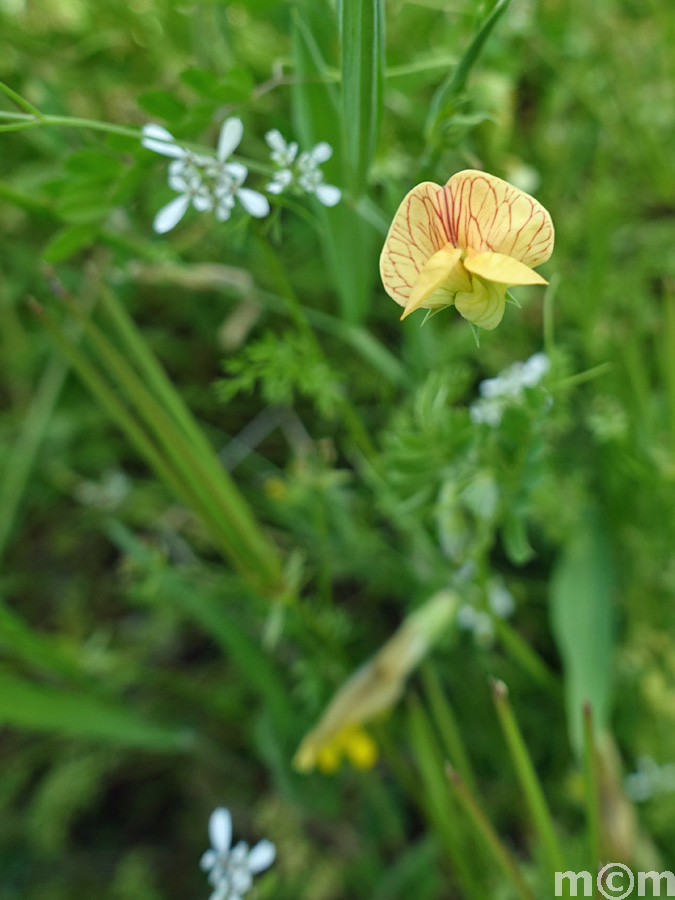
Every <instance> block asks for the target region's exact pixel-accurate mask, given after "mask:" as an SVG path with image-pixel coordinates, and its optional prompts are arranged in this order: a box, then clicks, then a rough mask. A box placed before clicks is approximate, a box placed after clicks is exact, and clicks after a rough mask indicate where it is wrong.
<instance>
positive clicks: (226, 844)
mask: <svg viewBox="0 0 675 900" xmlns="http://www.w3.org/2000/svg"><path fill="white" fill-rule="evenodd" d="M209 837H210V839H211V844H212V846H213V848H214V850H217V851H218V853H227V851H228V850H229V849H230V844H231V843H232V816H231V815H230V811H229V809H225V807H224V806H219V807H218V808H217V809H215V810H214V811H213V812H212V813H211V818H210V819H209Z"/></svg>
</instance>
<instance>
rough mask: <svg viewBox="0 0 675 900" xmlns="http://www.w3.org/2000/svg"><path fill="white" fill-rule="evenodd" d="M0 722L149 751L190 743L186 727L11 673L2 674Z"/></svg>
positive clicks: (165, 750) (181, 746)
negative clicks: (168, 724) (153, 720)
mask: <svg viewBox="0 0 675 900" xmlns="http://www.w3.org/2000/svg"><path fill="white" fill-rule="evenodd" d="M0 724H1V725H9V726H11V727H13V728H20V729H25V730H27V731H38V732H48V733H51V734H57V735H63V736H67V737H77V738H85V739H88V740H95V741H102V742H104V743H106V744H113V745H116V746H124V747H137V748H142V749H144V750H154V751H164V752H176V751H179V750H182V749H185V747H186V746H187V744H188V743H189V736H188V735H187V734H186V733H185V732H183V731H179V730H177V729H173V728H167V727H164V726H162V725H154V724H152V723H150V722H148V721H147V720H146V719H145V718H144V717H141V716H140V715H136V714H135V713H133V712H130V711H129V709H128V708H127V707H125V706H117V705H115V704H113V703H111V702H109V701H105V700H101V699H99V698H98V697H92V696H87V695H86V694H83V693H82V692H80V693H77V694H74V693H69V692H66V691H59V690H56V689H55V688H51V687H45V686H43V685H38V684H33V683H31V682H29V681H23V680H21V679H19V678H16V677H15V676H13V675H8V674H5V673H3V674H0Z"/></svg>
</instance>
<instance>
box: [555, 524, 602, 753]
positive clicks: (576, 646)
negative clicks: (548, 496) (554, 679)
mask: <svg viewBox="0 0 675 900" xmlns="http://www.w3.org/2000/svg"><path fill="white" fill-rule="evenodd" d="M614 590H615V574H614V568H613V565H612V559H611V555H610V547H609V540H608V538H607V534H606V532H605V529H604V527H603V524H602V522H601V521H600V518H599V516H598V515H597V513H596V512H595V511H592V510H589V511H588V512H587V513H586V514H585V516H584V517H583V519H582V520H581V522H580V523H579V526H578V529H577V531H576V533H575V534H574V536H573V537H572V539H571V540H570V541H569V543H568V544H567V546H566V547H565V548H564V550H563V552H562V556H561V557H560V559H559V560H558V563H557V565H556V567H555V569H554V572H553V576H552V579H551V588H550V603H551V626H552V629H553V636H554V638H555V641H556V644H557V647H558V652H559V653H560V656H561V658H562V661H563V667H564V671H565V699H566V705H567V717H568V728H569V731H570V739H571V741H572V745H573V747H574V749H575V750H576V752H577V753H578V754H579V755H580V756H581V755H582V753H583V744H584V733H583V706H584V703H585V702H586V701H588V702H589V703H590V704H591V707H592V710H593V719H594V722H595V725H596V728H597V729H598V731H599V732H600V733H602V731H603V730H604V729H606V728H607V726H608V720H609V712H610V696H611V679H612V652H613V648H614Z"/></svg>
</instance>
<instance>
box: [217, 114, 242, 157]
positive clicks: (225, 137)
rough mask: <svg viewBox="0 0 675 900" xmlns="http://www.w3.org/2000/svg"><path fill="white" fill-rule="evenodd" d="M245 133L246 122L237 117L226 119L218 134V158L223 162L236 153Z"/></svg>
mask: <svg viewBox="0 0 675 900" xmlns="http://www.w3.org/2000/svg"><path fill="white" fill-rule="evenodd" d="M243 135H244V123H243V122H242V121H241V119H237V118H236V117H233V118H230V119H225V121H224V122H223V127H222V128H221V129H220V135H219V136H218V159H219V160H220V161H221V162H223V161H224V160H226V159H227V157H228V156H229V155H230V154H231V153H234V151H235V150H236V149H237V147H238V146H239V144H240V143H241V139H242V137H243Z"/></svg>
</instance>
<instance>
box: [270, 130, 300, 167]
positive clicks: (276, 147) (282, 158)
mask: <svg viewBox="0 0 675 900" xmlns="http://www.w3.org/2000/svg"><path fill="white" fill-rule="evenodd" d="M265 140H266V141H267V143H268V145H269V146H270V148H271V150H272V152H271V154H270V159H271V160H272V162H274V163H276V164H277V165H278V166H280V167H281V168H282V169H287V168H288V167H289V166H292V165H293V163H294V162H295V157H296V156H297V155H298V145H297V143H296V142H295V141H293V142H292V143H291V144H287V143H286V141H285V140H284V138H283V135H282V134H281V132H280V131H277V129H276V128H273V129H272V130H271V131H268V132H267V134H266V135H265Z"/></svg>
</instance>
